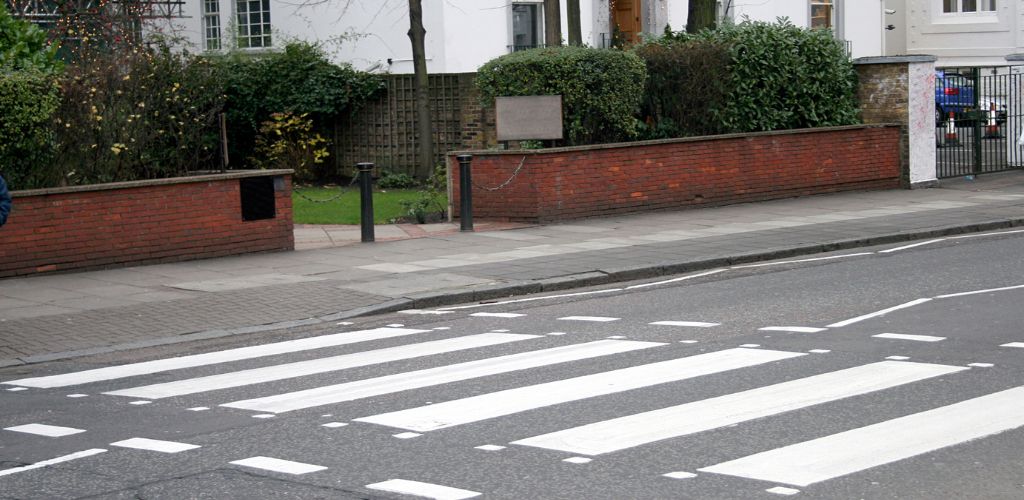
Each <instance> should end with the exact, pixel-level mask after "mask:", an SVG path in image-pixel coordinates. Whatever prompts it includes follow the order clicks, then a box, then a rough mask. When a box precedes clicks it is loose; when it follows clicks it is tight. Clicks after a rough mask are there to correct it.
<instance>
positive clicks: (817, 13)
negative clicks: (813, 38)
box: [811, 2, 832, 28]
mask: <svg viewBox="0 0 1024 500" xmlns="http://www.w3.org/2000/svg"><path fill="white" fill-rule="evenodd" d="M831 27H832V5H830V4H825V3H823V2H821V3H819V2H815V3H814V4H811V28H831Z"/></svg>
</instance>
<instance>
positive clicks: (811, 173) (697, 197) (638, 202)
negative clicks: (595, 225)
mask: <svg viewBox="0 0 1024 500" xmlns="http://www.w3.org/2000/svg"><path fill="white" fill-rule="evenodd" d="M899 133H900V131H899V128H898V127H895V126H877V125H875V126H852V127H832V128H824V129H807V130H792V131H782V132H762V133H755V134H745V135H739V134H732V135H725V136H714V137H700V138H686V139H670V140H661V141H645V142H637V143H625V144H613V145H597V146H586V147H572V148H554V149H548V150H535V151H470V152H468V153H469V154H472V155H473V163H472V178H473V184H474V185H475V186H474V189H473V191H472V198H473V216H474V217H478V218H485V219H502V220H513V221H529V222H551V221H558V220H565V219H574V218H582V217H593V216H600V215H608V214H621V213H629V212H639V211H646V210H657V209H668V208H681V207H685V206H692V205H723V204H730V203H741V202H749V201H758V200H768V199H774V198H786V197H793V196H804V195H810V194H818V193H828V192H835V191H845V190H854V189H890V188H897V187H899V178H900V156H899V155H900V150H899ZM456 154H460V153H451V154H450V155H449V158H448V166H449V180H450V181H451V182H450V185H451V186H452V207H453V210H452V213H453V214H455V215H456V216H457V215H458V213H459V178H458V177H459V175H458V173H459V165H458V162H457V161H455V155H456ZM524 158H525V162H524ZM520 162H524V163H523V164H522V165H523V166H522V168H520V169H519V172H518V173H517V174H516V170H517V168H518V167H519V165H520ZM513 174H515V176H514V177H513ZM510 177H512V180H511V182H509V183H508V184H507V185H506V186H505V187H504V188H502V189H498V190H493V191H492V190H487V189H483V188H494V187H497V186H499V185H501V184H502V183H504V182H506V181H507V180H508V179H509V178H510Z"/></svg>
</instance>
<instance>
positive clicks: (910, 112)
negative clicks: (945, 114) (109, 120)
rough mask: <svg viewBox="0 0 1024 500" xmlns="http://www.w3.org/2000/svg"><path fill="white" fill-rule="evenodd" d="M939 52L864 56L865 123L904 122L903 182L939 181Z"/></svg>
mask: <svg viewBox="0 0 1024 500" xmlns="http://www.w3.org/2000/svg"><path fill="white" fill-rule="evenodd" d="M936 60H937V58H936V57H935V56H926V55H915V56H889V57H861V58H859V59H855V60H854V61H853V64H854V66H855V67H856V68H857V75H858V77H859V78H860V85H858V87H857V100H858V101H859V102H860V111H861V118H862V119H863V120H864V123H865V124H878V123H895V124H898V125H899V126H900V135H901V139H900V158H901V159H900V164H901V168H902V171H903V174H902V179H901V183H902V184H903V186H904V187H906V188H910V189H915V188H922V187H933V186H935V185H937V184H938V180H937V177H936V175H935V173H936V169H935V61H936Z"/></svg>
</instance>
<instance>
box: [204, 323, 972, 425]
mask: <svg viewBox="0 0 1024 500" xmlns="http://www.w3.org/2000/svg"><path fill="white" fill-rule="evenodd" d="M661 345H665V344H663V343H658V342H640V341H634V340H598V341H595V342H588V343H585V344H575V345H568V346H561V347H554V348H551V349H542V350H539V351H528V352H522V353H518V354H510V355H507V356H498V357H494V358H487V359H481V360H477V361H468V362H465V363H458V364H454V365H448V366H439V367H436V368H428V369H426V370H417V371H412V372H405V373H396V374H394V375H387V376H383V377H377V378H371V379H365V380H356V381H354V382H347V383H343V384H335V385H329V386H324V387H317V388H314V389H307V390H304V391H297V392H289V393H285V394H278V395H275V396H268V397H264V398H257V399H247V400H242V401H234V402H231V403H226V404H222V405H221V406H227V407H230V408H241V409H244V410H254V411H267V412H271V413H283V412H287V411H293V410H301V409H303V408H312V407H315V406H321V405H327V404H333V403H341V402H343V401H353V400H356V399H361V398H367V397H371V396H380V395H383V394H391V393H394V392H399V391H406V390H410V389H419V388H423V387H430V386H434V385H440V384H447V383H451V382H458V381H462V380H469V379H473V378H478V377H485V376H488V375H497V374H501V373H509V372H514V371H519V370H525V369H528V368H536V367H540V366H547V365H553V364H558V363H565V362H569V361H578V360H582V359H589V358H595V357H599V356H607V355H610V354H619V353H623V352H629V351H636V350H639V349H648V348H651V347H656V346H661ZM965 369H966V368H965Z"/></svg>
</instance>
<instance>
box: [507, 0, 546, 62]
mask: <svg viewBox="0 0 1024 500" xmlns="http://www.w3.org/2000/svg"><path fill="white" fill-rule="evenodd" d="M543 18H544V6H543V5H542V4H540V3H535V2H529V3H527V2H513V3H512V43H511V46H510V47H509V48H510V49H511V50H512V51H513V52H515V51H517V50H526V49H532V48H536V47H540V46H542V45H543V44H544V21H543Z"/></svg>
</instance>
